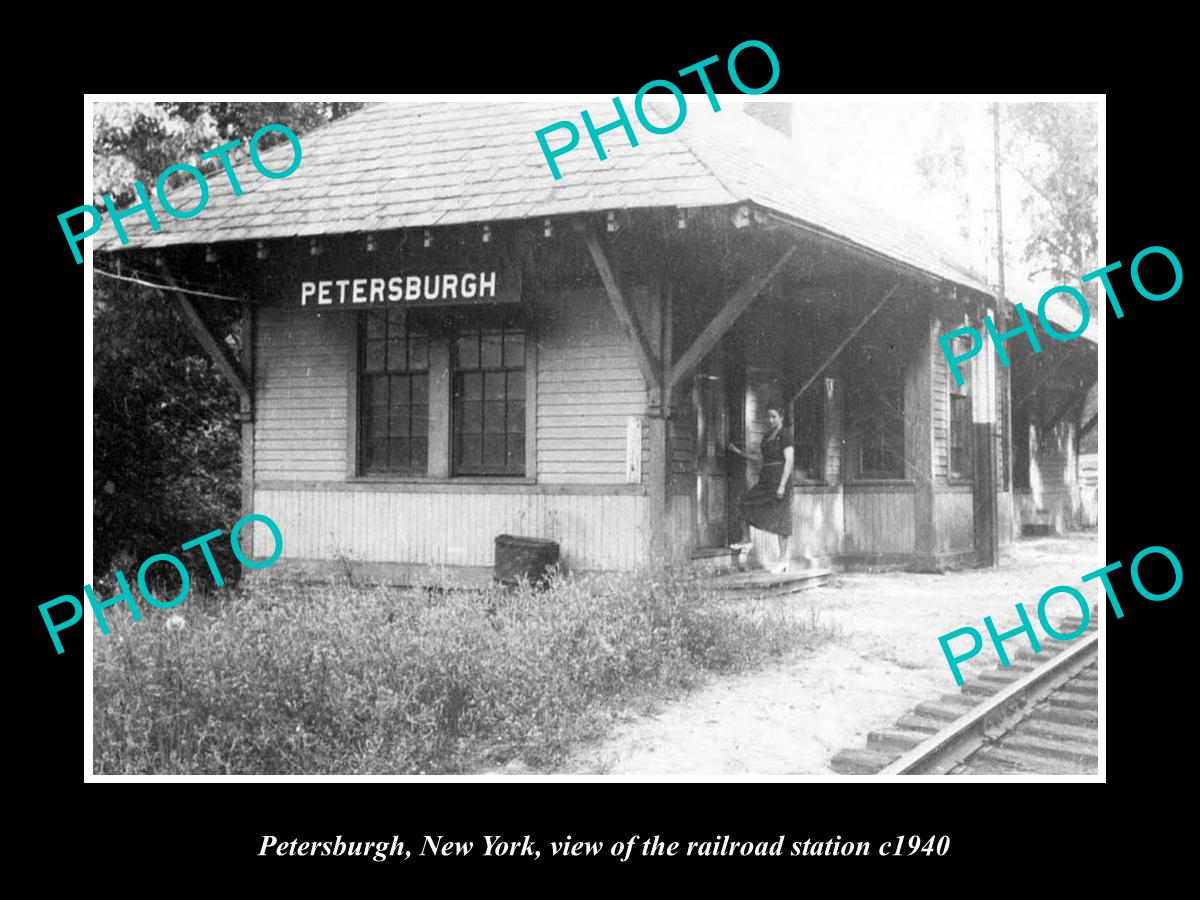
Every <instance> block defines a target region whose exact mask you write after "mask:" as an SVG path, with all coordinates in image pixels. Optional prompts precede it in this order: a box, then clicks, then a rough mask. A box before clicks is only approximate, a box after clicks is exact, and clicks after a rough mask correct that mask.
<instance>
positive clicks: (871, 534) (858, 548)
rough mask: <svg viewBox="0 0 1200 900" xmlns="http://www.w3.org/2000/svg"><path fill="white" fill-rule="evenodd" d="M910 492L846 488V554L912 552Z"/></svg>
mask: <svg viewBox="0 0 1200 900" xmlns="http://www.w3.org/2000/svg"><path fill="white" fill-rule="evenodd" d="M914 515H915V509H914V504H913V495H912V492H911V491H858V490H856V491H848V492H847V493H846V494H845V527H846V537H845V542H846V543H845V549H846V552H847V553H912V552H914V550H915V549H916V533H915V530H914Z"/></svg>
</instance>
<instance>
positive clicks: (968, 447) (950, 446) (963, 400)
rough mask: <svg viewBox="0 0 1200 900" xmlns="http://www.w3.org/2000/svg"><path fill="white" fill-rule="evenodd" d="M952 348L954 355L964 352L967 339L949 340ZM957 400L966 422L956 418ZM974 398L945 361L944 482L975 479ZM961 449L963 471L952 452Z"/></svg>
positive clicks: (971, 481)
mask: <svg viewBox="0 0 1200 900" xmlns="http://www.w3.org/2000/svg"><path fill="white" fill-rule="evenodd" d="M951 348H952V349H953V351H954V353H955V354H956V355H959V356H961V355H963V354H964V352H965V351H966V350H967V349H968V348H967V344H966V339H965V338H963V337H956V338H954V340H953V341H952V342H951ZM956 400H957V401H959V402H958V403H957V406H958V407H960V408H964V409H965V415H966V422H965V425H963V423H961V422H959V420H958V419H956V417H955V406H956V403H955V401H956ZM974 402H975V401H974V399H973V398H972V396H971V391H970V389H969V387H968V386H967V382H966V381H964V382H963V383H962V384H961V385H960V384H956V383H955V381H954V376H953V374H951V373H950V372H949V364H948V363H947V378H946V417H947V421H946V481H947V483H949V484H973V483H974V481H975V434H974V432H975V427H974V421H975V419H974ZM956 423H957V424H959V425H961V426H962V428H963V430H965V436H964V438H965V439H964V440H962V441H958V440H956V434H957V432H956V429H955V425H956ZM955 450H960V451H962V452H963V453H965V454H966V467H965V469H963V470H958V469H955V467H954V451H955Z"/></svg>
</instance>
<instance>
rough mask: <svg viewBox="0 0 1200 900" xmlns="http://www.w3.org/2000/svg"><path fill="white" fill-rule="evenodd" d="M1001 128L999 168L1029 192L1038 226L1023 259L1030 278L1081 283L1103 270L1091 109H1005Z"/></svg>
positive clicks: (1029, 210)
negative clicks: (1037, 276) (1100, 267)
mask: <svg viewBox="0 0 1200 900" xmlns="http://www.w3.org/2000/svg"><path fill="white" fill-rule="evenodd" d="M1006 119H1007V121H1005V120H1006ZM1006 124H1007V126H1008V127H1007V128H1005V125H1006ZM1000 127H1001V135H1002V140H1003V141H1004V144H1003V147H1004V149H1003V151H1002V154H1003V155H1002V160H1001V164H1002V165H1003V166H1004V167H1005V168H1006V169H1008V170H1010V171H1012V172H1015V173H1016V174H1017V175H1018V176H1020V178H1021V179H1022V180H1023V181H1024V182H1025V184H1027V185H1028V186H1029V188H1030V189H1031V190H1030V192H1029V193H1027V194H1026V195H1025V196H1024V197H1023V198H1022V209H1023V211H1024V213H1025V215H1026V217H1027V218H1028V220H1029V221H1030V222H1031V223H1032V224H1033V225H1034V226H1035V227H1034V228H1033V230H1032V233H1031V236H1030V238H1029V240H1028V242H1027V243H1026V246H1025V259H1026V261H1028V262H1030V263H1032V264H1034V265H1035V266H1036V268H1035V269H1034V270H1033V274H1039V273H1042V272H1048V273H1049V274H1050V276H1051V277H1052V278H1053V279H1054V280H1055V281H1056V282H1057V283H1059V284H1069V283H1073V282H1077V281H1078V279H1079V276H1080V275H1083V274H1085V273H1087V272H1090V271H1092V270H1093V269H1095V268H1096V265H1095V263H1097V262H1098V260H1097V259H1096V253H1097V250H1098V245H1097V240H1098V235H1097V213H1096V205H1097V200H1098V194H1099V186H1098V179H1097V161H1098V143H1099V141H1098V136H1097V130H1096V114H1095V110H1094V108H1093V107H1092V106H1091V105H1090V104H1086V103H1015V104H1011V105H1007V106H1003V107H1001V126H1000ZM1092 288H1093V289H1094V285H1093V286H1092ZM1090 299H1093V300H1094V299H1095V297H1094V295H1093V296H1092V297H1090Z"/></svg>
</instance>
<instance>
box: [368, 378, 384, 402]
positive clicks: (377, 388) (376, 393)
mask: <svg viewBox="0 0 1200 900" xmlns="http://www.w3.org/2000/svg"><path fill="white" fill-rule="evenodd" d="M363 381H364V382H365V385H364V386H365V388H366V395H367V396H366V402H367V406H387V402H388V395H387V388H388V383H387V379H386V378H365V379H363Z"/></svg>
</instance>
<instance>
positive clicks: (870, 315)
mask: <svg viewBox="0 0 1200 900" xmlns="http://www.w3.org/2000/svg"><path fill="white" fill-rule="evenodd" d="M899 289H900V282H898V281H897V282H896V283H895V284H894V285H892V288H891V290H889V291H888V292H887V293H886V294H884V295H883V298H882V299H881V300H880V301H879V302H878V303H876V304H875V308H874V309H872V310H871V311H870V312H869V313H867V314H866V315H865V316H864V317H863V319H862V321H861V322H859V323H858V324H857V325H855V326H854V328H853V329H852V330H851V332H850V333H849V334H848V335H846V339H845V340H844V341H842V342H841V343H840V344H838V346H837V349H836V350H834V351H833V352H832V353H831V354H829V356H828V358H826V360H825V361H824V362H823V363H821V364H820V365H819V366H817V370H816V371H815V372H813V373H812V375H810V376H809V377H808V380H807V381H806V382H804V384H802V385H801V386H800V390H798V391H796V393H794V394H793V395H792V399H791V400H789V401H788V405H791V404H793V403H795V402H796V401H797V400H799V399H800V397H801V396H802V395H803V394H804V392H805V391H807V390H808V389H809V388H810V387H811V386H812V384H813V382H815V381H816V380H817V379H818V378H820V377H821V375H822V374H823V373H824V372H825V370H826V369H828V368H829V367H830V366H831V365H833V362H834V360H836V359H837V358H838V357H839V356H841V355H842V351H843V350H845V349H846V348H847V347H848V346H850V342H851V341H852V340H854V338H855V336H856V335H857V334H858V333H859V332H860V331H862V330H863V328H865V327H866V324H867V323H868V322H870V321H871V320H872V319H873V318H875V314H876V313H877V312H879V311H880V310H881V309H883V304H885V303H887V302H888V301H889V300H890V299H892V295H893V294H895V293H896V291H898V290H899Z"/></svg>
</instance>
